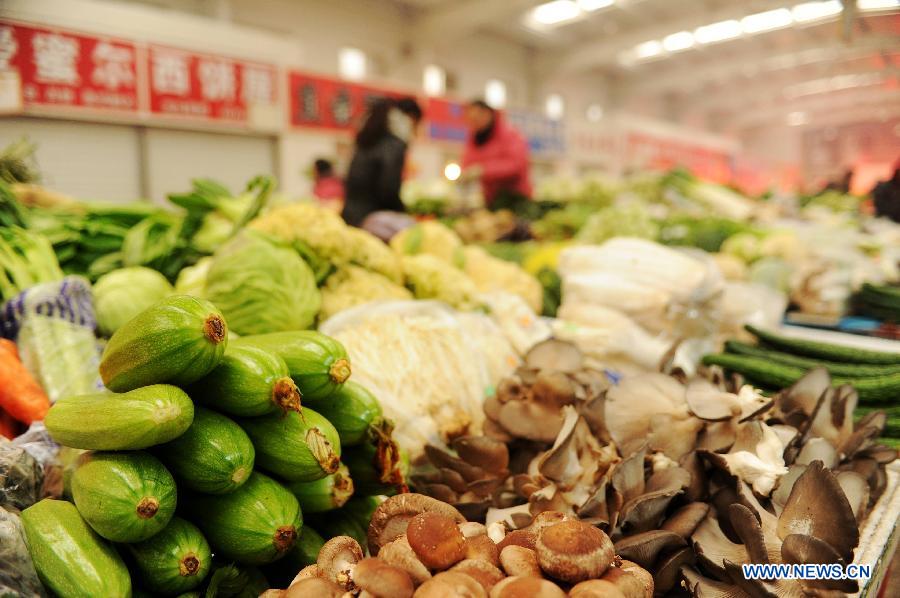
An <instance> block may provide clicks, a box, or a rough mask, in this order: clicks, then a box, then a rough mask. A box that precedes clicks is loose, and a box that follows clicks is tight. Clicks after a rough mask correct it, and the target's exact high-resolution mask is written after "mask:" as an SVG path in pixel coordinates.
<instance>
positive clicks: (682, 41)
mask: <svg viewBox="0 0 900 598" xmlns="http://www.w3.org/2000/svg"><path fill="white" fill-rule="evenodd" d="M662 44H663V48H665V49H666V51H667V52H679V51H681V50H687V49H688V48H690V47H692V46H693V45H694V36H693V35H692V34H691V32H690V31H679V32H678V33H673V34H671V35H667V36H665V37H664V38H663V41H662Z"/></svg>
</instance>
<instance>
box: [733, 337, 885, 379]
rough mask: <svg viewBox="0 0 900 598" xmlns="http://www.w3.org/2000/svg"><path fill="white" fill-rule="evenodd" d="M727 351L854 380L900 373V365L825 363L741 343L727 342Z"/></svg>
mask: <svg viewBox="0 0 900 598" xmlns="http://www.w3.org/2000/svg"><path fill="white" fill-rule="evenodd" d="M725 351H727V352H728V353H736V354H738V355H750V356H753V357H763V358H766V359H771V360H772V361H777V362H779V363H783V364H785V365H792V366H794V367H799V368H806V369H812V368H814V367H824V368H825V369H827V370H828V373H829V374H831V375H833V376H845V377H852V378H866V377H869V376H885V375H887V374H896V373H898V372H900V365H896V366H893V365H866V364H859V363H849V362H846V361H844V362H841V361H825V360H820V359H813V358H811V357H802V356H800V355H794V354H792V353H782V352H780V351H774V350H771V349H765V348H763V347H759V346H756V345H750V344H747V343H742V342H739V341H727V342H726V343H725Z"/></svg>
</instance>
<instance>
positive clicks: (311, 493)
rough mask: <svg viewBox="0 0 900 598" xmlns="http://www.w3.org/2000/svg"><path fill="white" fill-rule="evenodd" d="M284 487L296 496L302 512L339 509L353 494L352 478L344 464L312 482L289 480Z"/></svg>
mask: <svg viewBox="0 0 900 598" xmlns="http://www.w3.org/2000/svg"><path fill="white" fill-rule="evenodd" d="M285 487H286V488H287V489H288V490H290V491H291V492H293V493H294V496H296V497H297V501H298V502H299V503H300V508H301V509H302V510H303V512H304V513H322V512H323V511H332V510H334V509H339V508H341V507H342V506H344V504H345V503H346V502H347V500H349V499H350V497H351V496H353V480H352V479H351V478H350V470H348V469H347V466H346V465H341V466H340V467H338V470H337V471H336V472H334V473H332V474H330V475H327V476H325V477H324V478H321V479H319V480H316V481H314V482H289V483H287V484H285Z"/></svg>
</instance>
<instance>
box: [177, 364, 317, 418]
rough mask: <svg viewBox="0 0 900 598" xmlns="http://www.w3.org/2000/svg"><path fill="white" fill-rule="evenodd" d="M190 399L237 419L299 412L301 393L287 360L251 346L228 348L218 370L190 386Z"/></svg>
mask: <svg viewBox="0 0 900 598" xmlns="http://www.w3.org/2000/svg"><path fill="white" fill-rule="evenodd" d="M190 395H191V397H192V398H193V399H194V400H195V401H197V402H199V403H202V404H204V405H206V406H208V407H213V408H215V409H218V410H219V411H222V412H224V413H227V414H229V415H233V416H237V417H256V416H259V415H266V414H268V413H275V412H279V413H283V412H285V411H288V410H291V411H300V391H299V390H297V385H296V384H295V383H294V381H293V380H291V373H290V371H288V367H287V365H286V364H285V363H284V360H283V359H282V358H281V357H279V356H278V355H275V354H273V353H269V352H268V351H264V350H262V349H259V348H257V347H251V346H244V347H237V346H231V347H228V349H227V350H226V351H225V356H224V357H223V358H222V361H221V362H219V365H218V366H216V369H214V370H213V371H211V372H210V373H209V374H207V375H206V376H204V377H203V379H201V380H200V381H199V382H196V383H195V384H193V385H192V386H191V389H190Z"/></svg>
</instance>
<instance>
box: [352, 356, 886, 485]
mask: <svg viewBox="0 0 900 598" xmlns="http://www.w3.org/2000/svg"><path fill="white" fill-rule="evenodd" d="M703 363H705V364H706V365H718V366H721V367H723V368H725V369H727V370H731V371H733V372H737V373H739V374H741V375H742V376H744V377H746V378H747V379H748V380H750V381H751V382H753V383H755V384H759V385H761V386H765V387H769V388H776V389H781V388H787V387H789V386H791V385H792V384H793V383H794V382H796V381H797V380H799V379H800V378H802V377H803V376H804V375H805V374H806V372H807V371H808V370H807V369H806V368H798V367H794V366H790V365H785V364H783V363H778V362H775V361H772V360H769V359H764V358H761V357H752V356H750V355H733V354H730V353H720V354H714V355H706V356H705V357H703ZM842 384H849V385H850V386H852V387H853V388H855V389H856V392H857V393H858V394H859V400H860V402H862V403H879V402H886V401H893V400H895V399H896V397H897V396H898V395H900V373H897V374H888V375H885V376H870V377H865V378H848V377H838V376H833V377H832V378H831V385H832V386H840V385H842ZM350 473H351V474H352V475H353V478H354V481H356V475H355V474H353V468H352V467H351V468H350Z"/></svg>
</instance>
